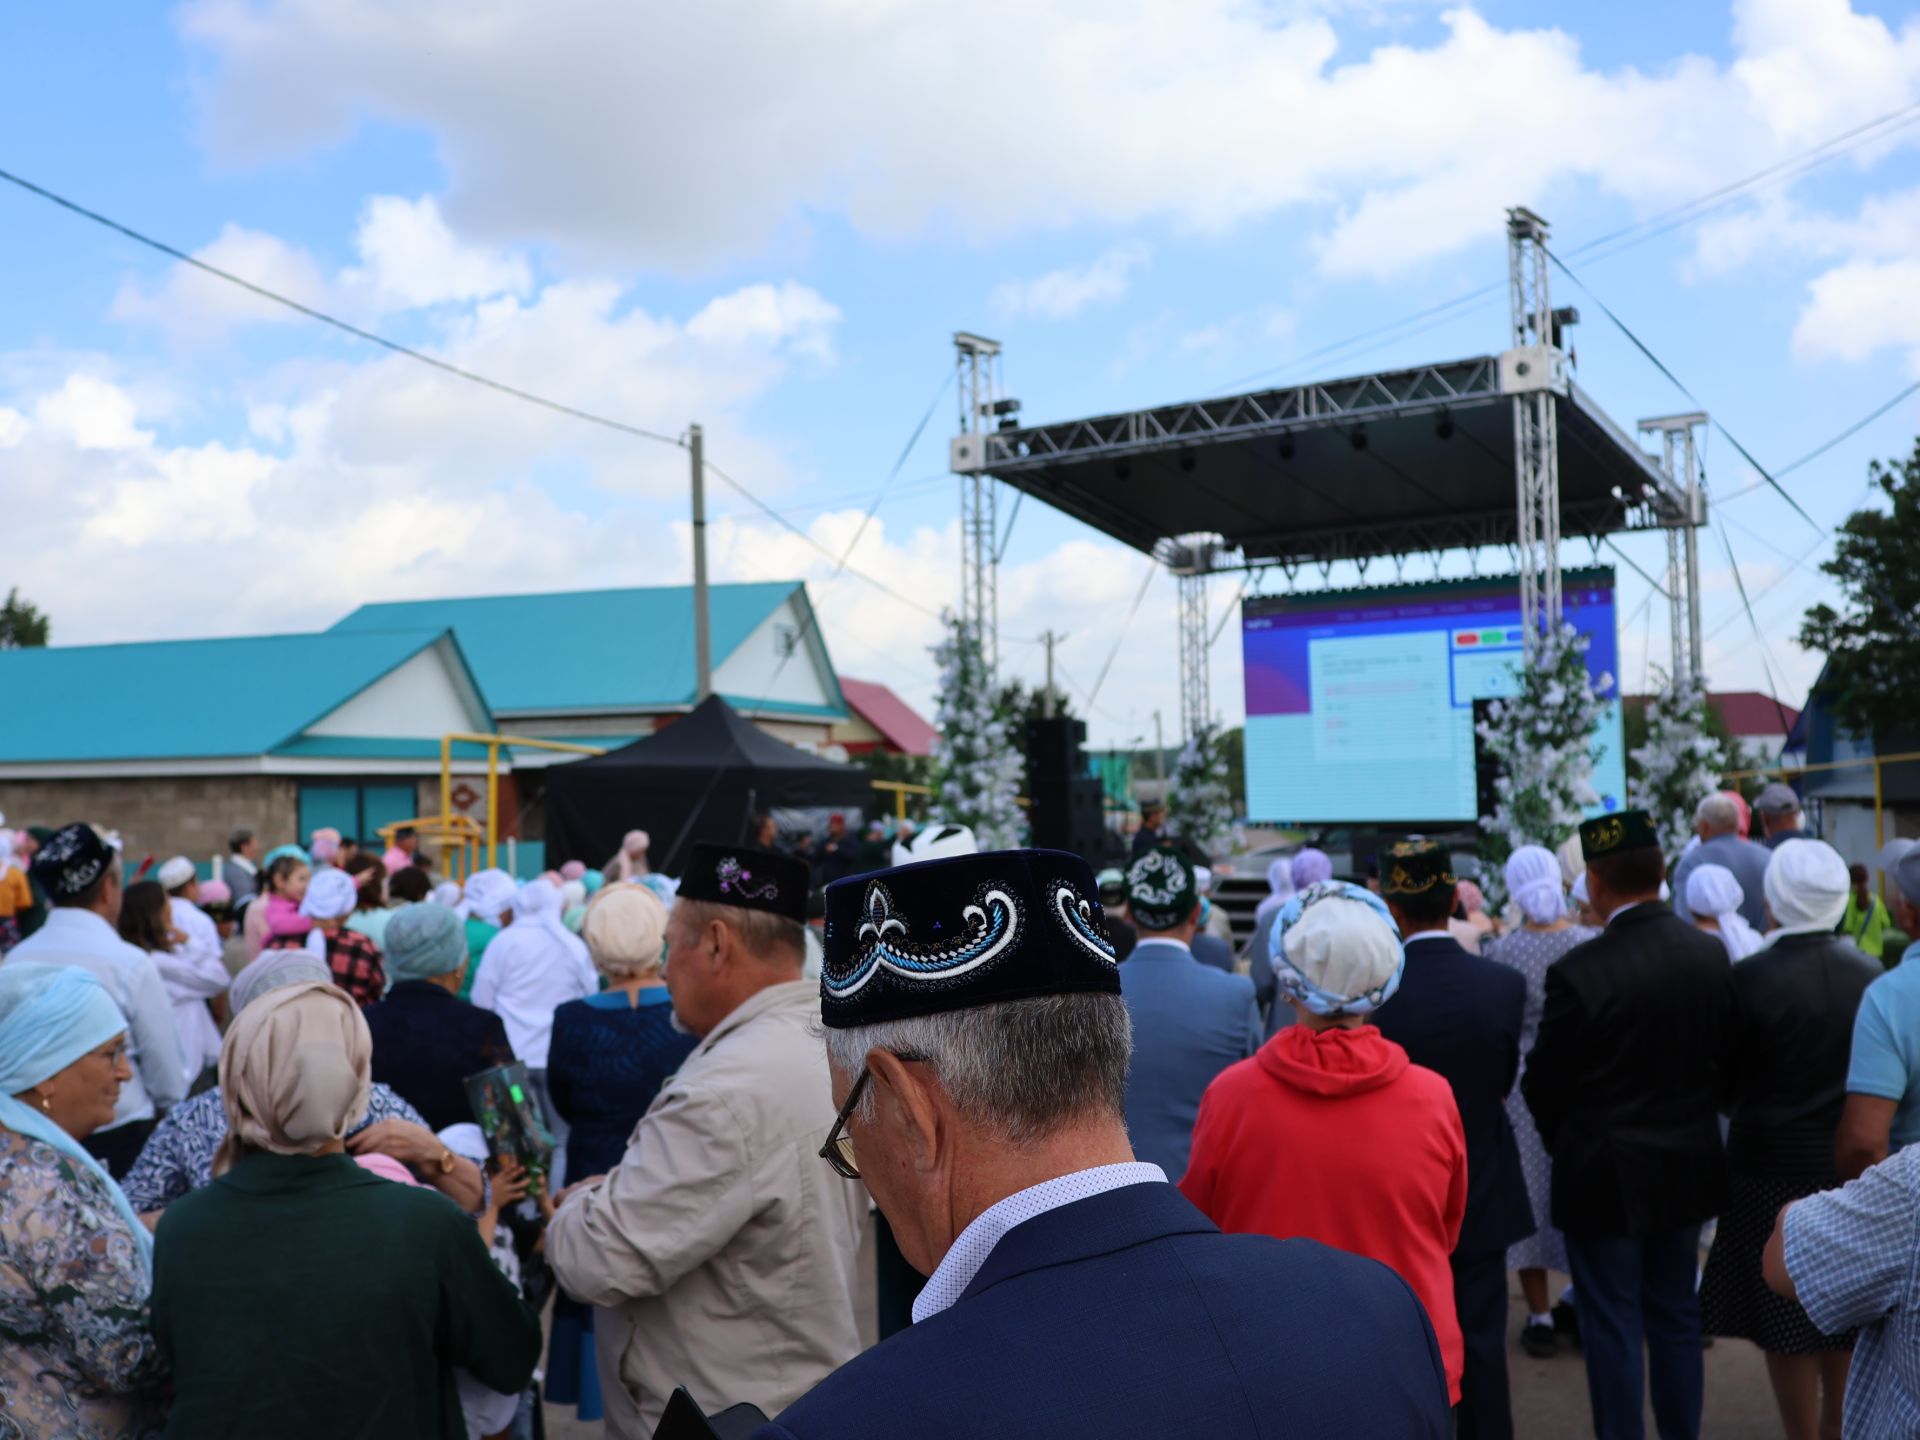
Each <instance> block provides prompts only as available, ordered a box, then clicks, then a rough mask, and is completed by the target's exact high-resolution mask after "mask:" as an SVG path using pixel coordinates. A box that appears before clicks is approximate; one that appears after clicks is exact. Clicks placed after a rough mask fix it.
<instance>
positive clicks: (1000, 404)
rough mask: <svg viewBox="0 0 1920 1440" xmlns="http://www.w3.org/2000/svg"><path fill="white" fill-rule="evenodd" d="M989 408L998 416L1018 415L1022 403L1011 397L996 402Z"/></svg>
mask: <svg viewBox="0 0 1920 1440" xmlns="http://www.w3.org/2000/svg"><path fill="white" fill-rule="evenodd" d="M987 408H988V409H989V410H991V411H992V412H993V413H994V414H996V415H1018V414H1019V413H1020V402H1019V401H1018V400H1015V399H1012V398H1011V397H1009V398H1008V399H1005V400H996V401H994V402H993V404H991V405H989V406H988V407H987Z"/></svg>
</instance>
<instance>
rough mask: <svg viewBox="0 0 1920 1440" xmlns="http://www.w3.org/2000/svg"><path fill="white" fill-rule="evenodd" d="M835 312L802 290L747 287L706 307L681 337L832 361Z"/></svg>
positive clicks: (817, 295) (791, 284) (826, 302)
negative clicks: (783, 349)
mask: <svg viewBox="0 0 1920 1440" xmlns="http://www.w3.org/2000/svg"><path fill="white" fill-rule="evenodd" d="M839 323H840V308H839V307H838V306H837V305H834V304H833V303H832V302H831V301H829V300H827V299H826V298H825V297H823V296H822V295H821V294H820V293H819V292H818V291H816V290H813V289H811V288H810V287H808V286H806V285H799V284H796V283H794V282H793V281H791V280H789V281H787V282H786V283H785V284H782V285H767V284H760V285H748V286H746V287H745V288H744V289H740V290H736V291H734V292H733V293H732V294H731V295H721V296H719V297H718V298H716V299H713V300H710V301H708V302H707V305H706V308H705V309H703V310H702V311H701V312H700V313H699V314H697V315H695V316H694V317H693V318H692V319H691V320H689V321H688V322H687V334H688V335H689V336H691V337H692V338H693V339H695V340H698V341H700V342H701V343H702V344H707V345H713V346H715V347H718V348H726V349H732V348H736V347H740V346H749V347H761V348H767V349H774V348H780V347H784V348H786V349H788V350H790V351H792V352H793V353H794V354H796V355H810V356H812V357H813V358H814V359H816V360H832V359H833V327H834V326H835V325H838V324H839Z"/></svg>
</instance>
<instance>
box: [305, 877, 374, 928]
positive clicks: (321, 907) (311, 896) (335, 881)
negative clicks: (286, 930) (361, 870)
mask: <svg viewBox="0 0 1920 1440" xmlns="http://www.w3.org/2000/svg"><path fill="white" fill-rule="evenodd" d="M359 903H360V890H359V887H358V886H356V885H355V884H354V883H353V877H352V876H351V875H349V874H347V872H346V871H344V870H332V869H329V870H316V871H314V872H313V879H312V880H311V881H309V882H308V884H307V898H306V899H304V900H302V901H301V902H300V913H301V914H302V915H304V916H306V917H307V918H308V919H309V920H338V919H340V918H341V917H342V916H343V915H351V914H352V913H353V910H354V906H356V905H358V904H359Z"/></svg>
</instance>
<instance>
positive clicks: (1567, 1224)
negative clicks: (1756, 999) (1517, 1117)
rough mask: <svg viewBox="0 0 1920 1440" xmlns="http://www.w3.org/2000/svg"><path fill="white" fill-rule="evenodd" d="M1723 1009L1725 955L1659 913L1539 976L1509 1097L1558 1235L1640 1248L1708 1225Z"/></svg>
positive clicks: (1722, 1175)
mask: <svg viewBox="0 0 1920 1440" xmlns="http://www.w3.org/2000/svg"><path fill="white" fill-rule="evenodd" d="M1734 1010H1735V1002H1734V986H1733V967H1732V966H1730V965H1729V964H1728V963H1727V952H1726V949H1725V947H1723V946H1722V945H1721V943H1720V942H1719V941H1718V940H1717V939H1715V938H1714V937H1713V936H1711V935H1708V934H1706V933H1704V932H1703V931H1700V930H1696V929H1694V927H1693V926H1691V925H1689V924H1688V923H1687V922H1686V921H1684V920H1682V919H1680V918H1679V917H1678V916H1677V915H1675V914H1674V913H1673V911H1672V910H1671V909H1670V908H1668V907H1667V906H1666V905H1664V904H1661V903H1660V902H1658V901H1651V902H1649V903H1647V904H1643V905H1636V906H1634V907H1633V908H1632V909H1631V910H1628V911H1626V912H1625V913H1624V914H1622V915H1620V916H1619V917H1618V918H1616V919H1615V920H1614V922H1613V923H1612V924H1611V925H1609V926H1608V927H1607V928H1606V930H1605V931H1603V932H1602V933H1601V934H1599V935H1597V936H1595V937H1594V938H1593V939H1591V940H1589V941H1587V942H1586V944H1584V945H1576V946H1575V947H1574V948H1573V949H1572V950H1570V951H1568V952H1567V955H1566V958H1564V959H1563V960H1561V961H1560V962H1559V963H1558V964H1557V965H1554V966H1552V967H1551V968H1549V969H1548V971H1547V987H1546V1004H1545V1007H1544V1009H1543V1011H1542V1014H1541V1017H1540V1033H1539V1035H1538V1036H1537V1037H1536V1039H1535V1040H1534V1045H1533V1051H1532V1053H1531V1054H1530V1055H1528V1057H1527V1073H1526V1077H1525V1078H1524V1079H1523V1080H1522V1081H1521V1083H1520V1090H1521V1093H1522V1094H1523V1095H1524V1096H1525V1097H1526V1101H1527V1108H1528V1109H1529V1110H1530V1111H1532V1112H1533V1119H1534V1124H1535V1125H1537V1126H1538V1127H1539V1130H1540V1138H1541V1140H1542V1141H1544V1142H1545V1143H1546V1147H1547V1153H1548V1154H1549V1155H1551V1156H1552V1157H1553V1223H1554V1224H1555V1225H1557V1226H1559V1227H1560V1229H1561V1230H1563V1231H1565V1232H1566V1233H1567V1234H1569V1235H1575V1236H1583V1237H1589V1238H1594V1239H1604V1238H1607V1237H1618V1236H1644V1235H1652V1234H1658V1233H1660V1232H1663V1231H1668V1230H1673V1229H1677V1228H1678V1227H1680V1226H1682V1225H1691V1224H1695V1223H1697V1222H1699V1221H1702V1220H1705V1219H1707V1218H1708V1217H1709V1216H1711V1215H1717V1214H1719V1213H1720V1207H1721V1204H1722V1202H1723V1201H1724V1200H1725V1198H1726V1188H1727V1162H1726V1154H1725V1152H1724V1150H1723V1149H1722V1147H1721V1144H1720V1117H1719V1104H1720V1100H1721V1097H1722V1092H1723V1090H1724V1088H1725V1086H1726V1083H1727V1074H1728V1069H1727V1067H1728V1062H1729V1061H1730V1059H1731V1057H1732V1053H1733V1040H1734V1024H1735V1021H1734Z"/></svg>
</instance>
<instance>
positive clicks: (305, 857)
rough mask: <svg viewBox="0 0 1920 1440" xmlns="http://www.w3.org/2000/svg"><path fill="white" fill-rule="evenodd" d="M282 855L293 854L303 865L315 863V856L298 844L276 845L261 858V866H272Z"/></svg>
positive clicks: (266, 867)
mask: <svg viewBox="0 0 1920 1440" xmlns="http://www.w3.org/2000/svg"><path fill="white" fill-rule="evenodd" d="M282 855H291V856H293V858H294V859H296V860H298V861H299V862H300V863H301V864H302V865H312V864H313V857H312V856H311V855H309V854H307V852H306V851H304V850H302V849H301V848H300V847H299V846H298V845H276V846H274V847H273V849H271V850H269V851H267V853H266V855H265V856H264V857H263V858H262V859H261V861H260V868H261V869H262V870H266V869H269V868H271V867H272V865H273V862H274V861H276V860H278V859H279V858H280V857H281V856H282Z"/></svg>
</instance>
